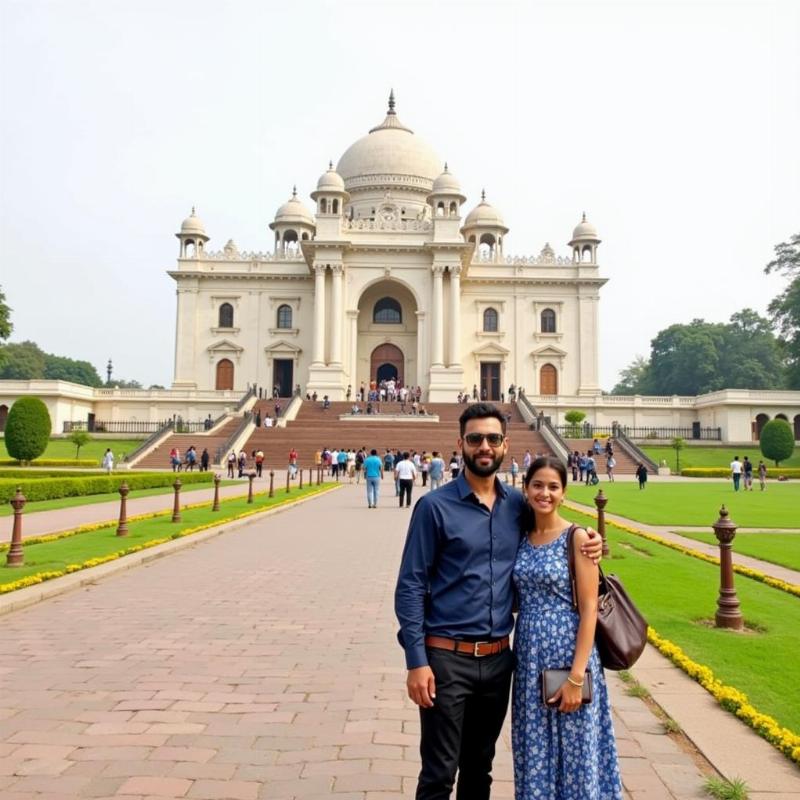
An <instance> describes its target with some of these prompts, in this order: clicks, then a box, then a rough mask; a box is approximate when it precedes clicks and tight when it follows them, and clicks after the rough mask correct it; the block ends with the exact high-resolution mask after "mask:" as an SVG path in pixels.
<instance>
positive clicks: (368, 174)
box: [336, 91, 442, 194]
mask: <svg viewBox="0 0 800 800" xmlns="http://www.w3.org/2000/svg"><path fill="white" fill-rule="evenodd" d="M394 107H395V100H394V92H393V91H392V92H391V93H390V95H389V109H388V111H387V112H386V119H384V121H383V122H382V123H381V124H380V125H378V126H376V127H374V128H372V130H370V132H369V133H368V134H367V135H366V136H363V137H362V138H361V139H359V140H358V141H356V142H354V143H353V144H351V145H350V147H348V148H347V150H345V152H344V154H343V155H342V157H341V158H340V159H339V163H338V165H337V167H336V171H337V172H338V173H339V175H341V176H342V178H343V179H344V184H345V187H346V189H347V191H348V192H351V193H352V192H354V191H358V190H360V189H361V190H364V189H371V188H384V187H387V188H391V187H393V186H396V187H398V188H405V189H412V190H416V191H419V192H424V193H425V194H428V193H430V191H431V189H432V188H433V181H434V179H435V178H436V176H437V175H439V173H440V172H441V164H442V161H441V159H440V158H439V156H438V155H437V154H436V153H435V151H434V150H433V148H432V147H431V146H430V145H429V144H427V142H425V141H423V140H422V139H420V138H419V137H418V136H415V135H414V132H413V131H412V130H411V129H410V128H407V127H406V126H405V125H403V123H402V122H400V120H399V119H398V118H397V112H396V111H395V108H394Z"/></svg>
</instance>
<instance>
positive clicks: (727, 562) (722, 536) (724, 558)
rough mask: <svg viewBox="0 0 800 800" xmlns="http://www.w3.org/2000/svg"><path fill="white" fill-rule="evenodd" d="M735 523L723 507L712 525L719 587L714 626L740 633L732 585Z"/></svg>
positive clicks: (741, 624)
mask: <svg viewBox="0 0 800 800" xmlns="http://www.w3.org/2000/svg"><path fill="white" fill-rule="evenodd" d="M736 527H737V526H736V523H734V522H733V520H731V519H729V518H728V509H727V508H725V506H722V508H721V509H720V510H719V519H718V520H717V521H716V522H715V523H714V525H713V528H714V533H715V534H716V537H717V540H718V541H719V571H720V585H719V597H718V598H717V613H716V614H715V615H714V624H715V625H716V627H717V628H731V629H732V630H735V631H740V630H742V628H744V619H743V617H742V612H741V609H740V608H739V598H738V597H737V596H736V589H735V588H734V585H733V547H732V544H731V543H732V542H733V537H734V536H735V535H736Z"/></svg>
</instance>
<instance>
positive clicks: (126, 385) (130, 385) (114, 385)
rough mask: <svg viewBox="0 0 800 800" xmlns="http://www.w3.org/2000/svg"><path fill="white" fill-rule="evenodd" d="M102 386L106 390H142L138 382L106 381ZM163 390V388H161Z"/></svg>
mask: <svg viewBox="0 0 800 800" xmlns="http://www.w3.org/2000/svg"><path fill="white" fill-rule="evenodd" d="M103 386H105V387H106V388H107V389H142V388H144V387H143V386H142V384H141V383H139V381H124V380H119V379H115V380H113V381H106V382H105V383H104V384H103ZM162 388H163V387H162Z"/></svg>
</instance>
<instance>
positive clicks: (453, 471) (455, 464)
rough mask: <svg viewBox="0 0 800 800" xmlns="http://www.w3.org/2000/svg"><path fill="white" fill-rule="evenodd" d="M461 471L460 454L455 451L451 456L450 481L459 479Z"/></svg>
mask: <svg viewBox="0 0 800 800" xmlns="http://www.w3.org/2000/svg"><path fill="white" fill-rule="evenodd" d="M460 470H461V464H460V463H459V461H458V453H457V452H456V451H455V450H453V455H451V456H450V480H451V481H454V480H455V479H456V478H457V477H458V473H459V472H460Z"/></svg>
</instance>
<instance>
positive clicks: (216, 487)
mask: <svg viewBox="0 0 800 800" xmlns="http://www.w3.org/2000/svg"><path fill="white" fill-rule="evenodd" d="M219 482H220V477H219V475H214V505H213V506H211V510H212V511H219Z"/></svg>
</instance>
